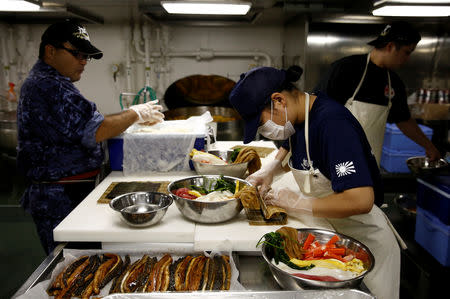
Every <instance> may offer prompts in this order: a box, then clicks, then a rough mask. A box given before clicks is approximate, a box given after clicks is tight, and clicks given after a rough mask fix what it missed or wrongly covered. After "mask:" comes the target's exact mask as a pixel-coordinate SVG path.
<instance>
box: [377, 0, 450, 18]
mask: <svg viewBox="0 0 450 299" xmlns="http://www.w3.org/2000/svg"><path fill="white" fill-rule="evenodd" d="M372 14H373V15H374V16H393V17H448V16H450V0H380V1H375V3H374V10H373V11H372Z"/></svg>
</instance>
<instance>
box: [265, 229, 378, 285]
mask: <svg viewBox="0 0 450 299" xmlns="http://www.w3.org/2000/svg"><path fill="white" fill-rule="evenodd" d="M297 231H298V233H299V240H305V239H306V237H307V236H308V234H309V233H311V234H313V235H314V236H315V237H316V238H315V240H317V241H319V242H320V243H321V244H324V243H326V242H328V240H330V239H331V237H332V236H334V235H337V236H338V237H339V239H340V240H339V241H338V242H337V245H344V246H345V247H347V248H348V249H350V250H352V251H354V252H356V253H357V255H358V258H359V259H360V260H362V261H363V263H364V265H365V266H366V268H367V271H366V272H364V273H363V274H361V275H359V276H357V277H355V278H353V279H348V280H341V281H319V280H312V279H306V278H302V277H297V276H294V275H291V274H289V273H288V272H286V271H283V270H281V269H280V268H278V267H277V266H276V265H275V264H273V263H272V258H273V257H272V256H271V255H270V251H269V250H267V249H268V246H266V244H264V243H263V244H262V246H261V252H262V256H263V257H264V260H265V261H266V263H267V264H268V265H269V268H270V271H271V272H272V275H273V277H274V278H275V280H276V281H277V283H278V284H279V285H280V286H281V287H282V288H283V289H286V290H301V289H302V288H305V287H306V288H357V287H358V286H359V285H360V284H361V282H362V280H363V278H364V277H365V276H366V275H367V274H368V273H369V272H370V271H371V270H372V269H373V267H374V265H375V258H374V256H373V254H372V252H370V249H369V248H368V247H367V246H365V245H364V244H362V243H361V242H359V241H357V240H355V239H353V238H352V237H349V236H346V235H343V234H340V233H337V232H334V231H330V230H325V229H316V228H300V229H297Z"/></svg>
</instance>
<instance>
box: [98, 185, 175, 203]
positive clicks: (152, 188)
mask: <svg viewBox="0 0 450 299" xmlns="http://www.w3.org/2000/svg"><path fill="white" fill-rule="evenodd" d="M169 183H170V182H168V181H162V182H112V183H111V184H110V185H109V186H108V188H107V189H106V191H105V192H104V193H103V194H102V196H100V198H99V199H98V200H97V203H105V204H109V202H110V201H111V199H113V198H114V197H116V196H119V195H122V194H125V193H129V192H136V191H147V192H160V193H166V194H167V186H168V185H169Z"/></svg>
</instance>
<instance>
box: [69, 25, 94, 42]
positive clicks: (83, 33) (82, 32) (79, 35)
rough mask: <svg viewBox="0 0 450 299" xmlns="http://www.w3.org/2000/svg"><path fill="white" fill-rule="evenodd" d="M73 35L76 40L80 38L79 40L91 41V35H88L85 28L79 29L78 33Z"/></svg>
mask: <svg viewBox="0 0 450 299" xmlns="http://www.w3.org/2000/svg"><path fill="white" fill-rule="evenodd" d="M73 35H74V36H75V37H76V38H79V39H85V40H88V41H90V39H89V34H88V33H87V31H86V29H85V28H83V27H78V31H77V32H74V33H73Z"/></svg>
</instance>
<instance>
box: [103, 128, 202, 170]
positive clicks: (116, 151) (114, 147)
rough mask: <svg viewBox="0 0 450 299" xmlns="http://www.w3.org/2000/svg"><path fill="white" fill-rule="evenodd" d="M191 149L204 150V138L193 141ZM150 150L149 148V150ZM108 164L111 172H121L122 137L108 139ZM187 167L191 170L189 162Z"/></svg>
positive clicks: (191, 166)
mask: <svg viewBox="0 0 450 299" xmlns="http://www.w3.org/2000/svg"><path fill="white" fill-rule="evenodd" d="M193 148H195V149H197V150H199V151H201V150H205V149H206V142H205V136H203V135H202V136H199V137H197V138H196V139H195V141H194V146H193ZM149 150H151V148H149ZM108 151H109V164H110V166H111V170H113V171H123V137H116V138H111V139H108ZM189 167H190V168H191V169H194V168H193V165H191V163H190V161H189Z"/></svg>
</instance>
